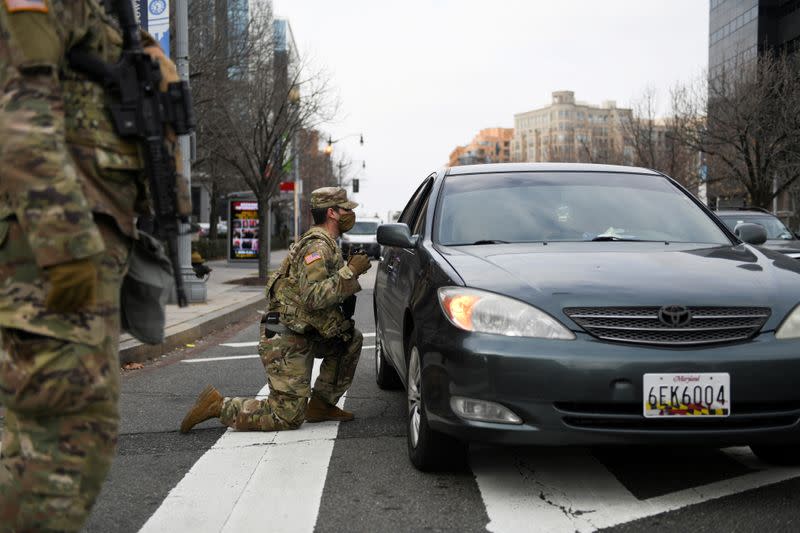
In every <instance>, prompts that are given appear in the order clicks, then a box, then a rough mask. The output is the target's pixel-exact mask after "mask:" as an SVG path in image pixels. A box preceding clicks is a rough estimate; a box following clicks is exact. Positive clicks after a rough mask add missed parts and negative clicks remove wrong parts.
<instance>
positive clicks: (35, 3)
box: [4, 0, 50, 13]
mask: <svg viewBox="0 0 800 533" xmlns="http://www.w3.org/2000/svg"><path fill="white" fill-rule="evenodd" d="M4 1H5V4H6V11H8V12H9V13H21V12H24V11H33V12H36V13H48V12H49V11H50V8H49V7H48V6H47V0H4Z"/></svg>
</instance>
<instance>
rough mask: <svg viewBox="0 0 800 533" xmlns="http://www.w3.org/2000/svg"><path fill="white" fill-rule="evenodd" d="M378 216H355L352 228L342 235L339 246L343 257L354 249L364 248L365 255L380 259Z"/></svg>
mask: <svg viewBox="0 0 800 533" xmlns="http://www.w3.org/2000/svg"><path fill="white" fill-rule="evenodd" d="M380 224H381V219H379V218H366V217H359V218H356V223H355V225H354V226H353V229H351V230H350V231H348V232H347V233H345V234H343V235H342V240H341V248H342V253H343V254H344V256H345V257H347V256H348V255H350V253H352V252H354V251H356V250H364V251H365V252H366V253H367V255H369V256H370V257H374V258H375V259H380V257H381V246H380V245H379V244H378V226H380Z"/></svg>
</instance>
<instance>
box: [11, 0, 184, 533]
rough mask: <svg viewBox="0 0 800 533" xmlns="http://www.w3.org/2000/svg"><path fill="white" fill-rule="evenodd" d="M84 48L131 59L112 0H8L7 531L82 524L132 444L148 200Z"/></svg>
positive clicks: (169, 75)
mask: <svg viewBox="0 0 800 533" xmlns="http://www.w3.org/2000/svg"><path fill="white" fill-rule="evenodd" d="M77 45H79V47H80V48H81V49H82V50H83V51H85V52H86V53H87V54H89V55H90V56H91V57H96V58H97V59H98V60H99V61H102V62H104V63H108V64H113V63H115V62H117V60H118V59H119V58H120V54H121V51H122V46H123V39H122V35H121V34H120V31H119V27H118V26H117V23H116V21H115V20H113V19H112V18H110V17H109V15H108V14H107V13H106V11H105V10H104V9H103V7H102V6H101V3H100V2H99V1H98V0H73V1H66V0H0V337H2V344H1V345H0V403H2V405H4V406H5V408H6V415H5V416H6V419H5V428H4V430H3V440H2V450H1V451H0V531H2V532H6V531H77V530H79V529H80V528H81V526H82V525H83V523H84V521H85V520H86V518H87V516H88V514H89V511H90V509H91V507H92V504H93V503H94V500H95V498H96V496H97V494H98V492H99V491H100V488H101V485H102V483H103V480H104V479H105V477H106V474H107V472H108V469H109V467H110V465H111V461H112V458H113V455H114V450H115V447H116V442H117V431H118V424H119V414H118V410H117V401H118V398H119V362H118V359H117V353H118V347H119V344H118V343H119V333H120V309H119V301H120V286H121V283H122V280H123V276H124V274H125V272H126V268H127V264H128V258H129V254H130V251H131V247H132V245H133V242H134V239H136V238H137V231H136V228H135V221H136V216H137V214H141V213H146V212H148V211H149V207H148V202H147V196H146V186H145V181H144V180H145V177H144V176H143V171H142V170H143V160H142V157H141V156H140V151H139V148H138V146H137V144H136V143H135V142H132V141H129V140H126V139H122V138H120V137H119V136H118V135H117V133H116V132H115V128H114V124H113V121H112V117H111V113H110V111H109V97H108V95H107V94H106V93H105V92H104V87H103V85H102V84H100V83H97V82H95V81H90V79H89V78H88V77H87V76H86V75H85V74H83V73H81V72H79V71H77V70H75V69H73V68H71V67H70V64H69V62H68V61H67V59H66V56H67V55H68V52H69V51H70V50H71V49H73V47H76V46H77ZM145 46H146V47H147V48H145V52H146V53H147V54H149V55H150V56H151V57H154V58H158V59H159V60H160V61H159V67H160V68H161V71H162V80H163V81H165V82H166V81H169V80H170V79H173V80H174V79H175V77H176V75H175V72H174V65H173V64H172V63H171V62H169V60H168V59H166V57H164V55H163V52H161V50H160V49H159V48H158V47H157V45H156V44H155V41H153V40H152V38H150V40H149V41H148V40H145ZM159 67H156V68H159ZM162 90H163V88H162ZM173 176H174V175H173Z"/></svg>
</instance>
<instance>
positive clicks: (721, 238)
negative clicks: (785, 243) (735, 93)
mask: <svg viewBox="0 0 800 533" xmlns="http://www.w3.org/2000/svg"><path fill="white" fill-rule="evenodd" d="M736 231H737V233H736V234H734V233H733V232H731V230H729V229H728V228H727V227H726V226H725V225H724V224H723V223H722V222H721V221H720V220H719V219H717V218H716V217H715V216H714V215H713V214H712V213H711V212H710V211H709V210H708V209H707V208H706V207H705V206H704V205H703V204H701V203H700V202H699V201H697V200H696V199H695V198H694V197H693V196H692V195H691V194H690V193H689V192H687V191H686V190H685V189H683V188H682V187H681V186H680V185H679V184H678V183H677V182H676V181H674V180H672V179H671V178H669V177H668V176H665V175H663V174H660V173H658V172H655V171H652V170H647V169H641V168H633V167H616V166H603V165H584V164H504V165H477V166H463V167H455V168H450V169H444V170H442V171H439V172H436V173H434V174H431V175H430V176H429V177H428V178H426V179H425V180H424V181H423V183H422V184H421V185H420V186H419V188H418V189H417V190H416V192H415V193H414V195H413V196H412V198H411V200H410V201H409V202H408V205H407V206H406V207H405V209H404V211H403V213H402V215H401V217H400V220H399V223H398V224H385V225H383V226H381V227H380V228H379V230H378V241H379V242H380V243H381V244H382V245H383V246H384V247H385V248H384V255H383V259H382V261H381V262H380V265H379V267H378V272H377V277H376V283H375V291H374V309H375V320H376V331H377V332H376V343H375V344H376V357H375V371H376V379H377V382H378V385H379V386H381V387H382V388H392V387H403V388H405V390H406V392H407V404H408V452H409V456H410V458H411V461H412V463H413V464H414V465H415V466H416V467H417V468H419V469H422V470H431V469H437V468H441V467H443V466H444V465H447V464H449V463H451V462H452V461H453V460H456V459H458V458H463V457H464V452H465V449H466V443H468V442H469V441H484V442H491V443H501V444H514V445H520V444H536V445H567V444H578V445H594V444H651V445H658V446H672V445H698V446H699V445H704V446H705V445H714V446H729V445H750V446H751V448H752V449H753V451H754V452H755V453H756V454H757V455H758V456H759V457H760V458H762V459H763V460H766V461H770V462H776V463H790V462H794V461H796V460H797V458H798V457H799V456H798V454H797V453H796V450H795V447H796V446H797V443H798V439H800V428H799V427H798V421H799V420H800V386H798V380H799V379H800V309H798V307H797V304H798V302H800V263H798V261H796V260H793V259H790V258H789V257H787V256H786V255H784V254H780V253H777V252H773V251H770V250H767V249H764V248H759V247H755V246H753V245H752V243H756V244H758V243H763V242H764V240H765V239H766V235H765V232H764V228H763V227H762V226H759V225H756V224H747V223H744V224H740V225H738V226H737V228H736Z"/></svg>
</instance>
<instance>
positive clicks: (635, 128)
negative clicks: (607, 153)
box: [622, 87, 698, 188]
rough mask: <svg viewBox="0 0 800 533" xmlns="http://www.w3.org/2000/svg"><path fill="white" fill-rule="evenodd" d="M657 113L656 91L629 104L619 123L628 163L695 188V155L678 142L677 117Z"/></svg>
mask: <svg viewBox="0 0 800 533" xmlns="http://www.w3.org/2000/svg"><path fill="white" fill-rule="evenodd" d="M657 114H658V96H657V92H656V90H655V89H654V88H653V87H648V88H647V89H645V91H644V92H643V93H642V95H641V97H640V99H639V100H638V101H636V102H634V103H633V105H632V113H631V116H630V117H627V118H625V119H624V120H623V121H622V131H623V135H624V137H625V139H626V142H627V146H628V147H629V149H630V150H629V151H630V157H629V159H630V161H629V162H630V163H631V164H633V165H635V166H638V167H646V168H652V169H654V170H658V171H660V172H664V173H665V174H667V175H668V176H670V177H672V178H675V179H677V180H678V181H679V182H681V183H682V184H683V185H684V186H686V187H689V188H694V187H696V186H697V184H698V176H697V172H696V170H697V155H698V152H696V151H694V150H692V149H691V148H690V147H688V146H686V145H685V144H683V143H682V142H680V140H679V135H678V125H679V120H678V118H676V117H675V116H668V117H666V118H659V117H658V116H657Z"/></svg>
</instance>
